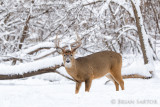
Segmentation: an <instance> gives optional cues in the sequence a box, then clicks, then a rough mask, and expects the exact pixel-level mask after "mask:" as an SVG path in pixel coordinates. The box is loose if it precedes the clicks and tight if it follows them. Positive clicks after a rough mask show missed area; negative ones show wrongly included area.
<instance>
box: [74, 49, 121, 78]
mask: <svg viewBox="0 0 160 107" xmlns="http://www.w3.org/2000/svg"><path fill="white" fill-rule="evenodd" d="M76 60H77V61H78V63H79V67H80V70H81V71H80V72H85V73H88V74H92V73H93V75H94V78H99V77H102V76H104V75H105V74H106V73H107V72H109V71H111V70H113V69H115V71H116V69H117V70H118V69H121V66H122V57H121V55H120V54H119V53H116V52H113V51H102V52H97V53H94V54H91V55H88V56H85V57H80V58H77V59H76Z"/></svg>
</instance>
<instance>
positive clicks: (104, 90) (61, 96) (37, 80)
mask: <svg viewBox="0 0 160 107" xmlns="http://www.w3.org/2000/svg"><path fill="white" fill-rule="evenodd" d="M57 59H61V58H60V56H58V57H55V58H46V59H43V60H40V61H36V62H30V63H24V64H19V65H16V66H9V65H2V64H1V65H0V67H1V72H0V74H22V73H24V72H30V71H32V70H35V71H36V70H38V69H42V68H46V67H51V66H54V65H56V64H61V63H62V59H61V60H58V62H57ZM44 62H45V64H44ZM154 65H155V66H154V68H155V72H154V77H153V78H152V79H148V80H144V79H125V80H124V83H125V90H124V91H122V90H120V91H118V92H116V91H115V86H114V84H113V83H112V82H109V83H108V84H107V85H104V83H105V82H106V81H107V80H108V79H107V78H106V77H103V78H101V79H97V80H94V81H93V83H92V87H91V90H90V92H89V93H86V92H84V89H85V87H84V84H83V85H82V87H81V89H80V92H79V94H77V95H75V93H74V92H75V83H74V82H72V81H69V80H66V79H65V78H63V77H61V76H60V75H58V74H55V73H49V74H43V75H39V76H34V77H30V78H25V79H17V80H0V107H106V106H111V105H112V106H126V105H127V106H128V105H129V106H135V105H136V106H140V107H142V106H146V105H147V106H152V107H153V106H160V66H159V65H160V62H159V61H157V62H155V63H154ZM25 66H27V67H26V68H25ZM24 68H25V69H24ZM58 71H59V72H61V73H62V74H64V75H67V76H69V75H68V74H67V73H66V71H65V69H64V68H63V67H61V68H59V69H58ZM136 73H138V74H140V75H145V76H149V75H150V74H147V73H146V69H145V67H144V66H143V60H142V58H141V57H136V58H135V57H134V56H127V57H124V59H123V68H122V74H123V75H125V74H136ZM49 81H54V82H49Z"/></svg>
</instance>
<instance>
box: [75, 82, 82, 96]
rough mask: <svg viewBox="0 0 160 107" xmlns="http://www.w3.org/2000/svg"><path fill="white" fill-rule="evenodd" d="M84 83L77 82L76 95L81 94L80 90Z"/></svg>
mask: <svg viewBox="0 0 160 107" xmlns="http://www.w3.org/2000/svg"><path fill="white" fill-rule="evenodd" d="M81 84H82V82H76V90H75V94H77V93H78V92H79V89H80V87H81Z"/></svg>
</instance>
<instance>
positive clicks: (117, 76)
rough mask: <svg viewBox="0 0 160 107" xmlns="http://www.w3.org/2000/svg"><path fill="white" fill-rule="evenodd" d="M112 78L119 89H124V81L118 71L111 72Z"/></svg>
mask: <svg viewBox="0 0 160 107" xmlns="http://www.w3.org/2000/svg"><path fill="white" fill-rule="evenodd" d="M111 75H112V77H113V78H114V80H115V81H116V82H117V83H118V84H119V85H120V86H121V89H122V90H124V81H123V77H122V75H121V72H120V71H115V72H111Z"/></svg>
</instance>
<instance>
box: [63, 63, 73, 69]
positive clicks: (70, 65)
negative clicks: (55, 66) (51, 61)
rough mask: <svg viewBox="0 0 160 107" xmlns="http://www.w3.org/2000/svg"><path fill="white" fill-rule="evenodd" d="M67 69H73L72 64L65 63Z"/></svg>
mask: <svg viewBox="0 0 160 107" xmlns="http://www.w3.org/2000/svg"><path fill="white" fill-rule="evenodd" d="M64 66H65V67H66V68H71V67H72V64H71V63H65V65H64Z"/></svg>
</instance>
